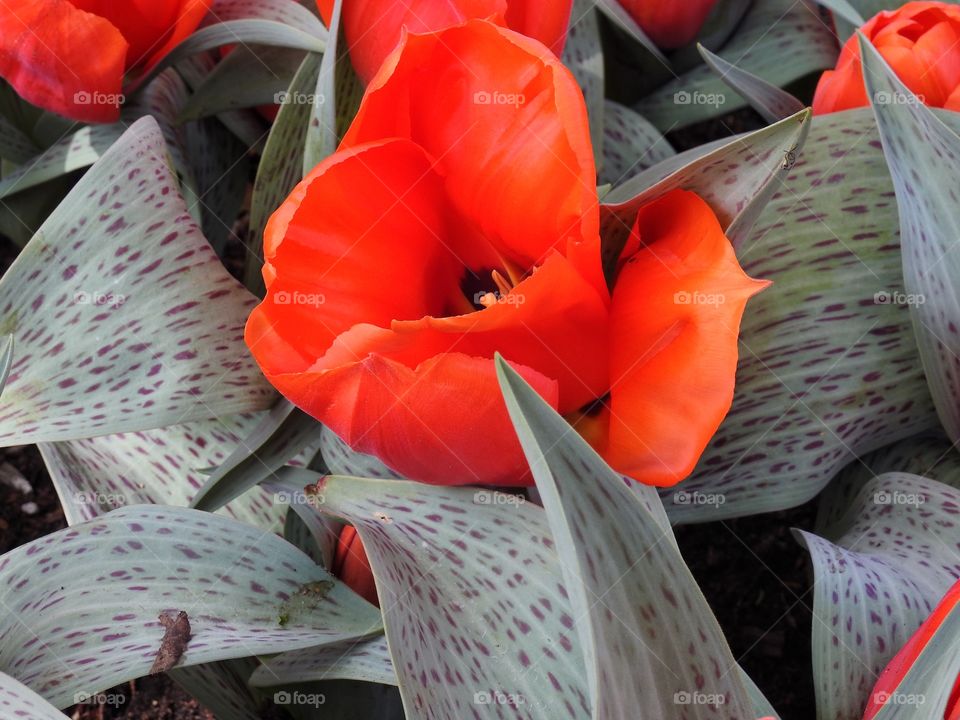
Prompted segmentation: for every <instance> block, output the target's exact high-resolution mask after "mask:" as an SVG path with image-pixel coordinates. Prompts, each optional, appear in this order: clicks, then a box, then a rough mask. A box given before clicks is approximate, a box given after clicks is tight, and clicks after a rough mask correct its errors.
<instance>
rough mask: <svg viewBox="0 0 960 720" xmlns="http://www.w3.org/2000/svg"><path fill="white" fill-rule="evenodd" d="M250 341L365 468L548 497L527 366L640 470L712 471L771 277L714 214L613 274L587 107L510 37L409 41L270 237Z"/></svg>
mask: <svg viewBox="0 0 960 720" xmlns="http://www.w3.org/2000/svg"><path fill="white" fill-rule="evenodd" d="M264 254H265V258H266V262H265V265H264V268H263V275H264V279H265V282H266V285H267V295H266V298H265V300H264V301H263V303H262V304H261V305H259V306H258V307H257V308H256V309H255V310H254V312H253V313H252V315H251V317H250V319H249V322H248V324H247V330H246V338H247V343H248V345H249V347H250V349H251V351H252V352H253V354H254V356H255V357H256V359H257V361H258V362H259V364H260V366H261V368H262V369H263V371H264V373H265V374H266V376H267V377H268V379H269V380H270V381H271V382H272V383H273V384H274V385H275V386H276V387H277V388H278V389H279V390H280V391H281V392H282V393H283V394H284V395H286V396H287V397H288V398H289V399H290V400H291V401H292V402H294V403H295V404H297V405H298V406H300V407H301V408H303V409H304V410H306V411H307V412H308V413H310V414H311V415H313V416H314V417H316V418H317V419H318V420H320V421H321V422H323V423H324V424H326V425H327V426H328V427H330V428H331V429H332V430H333V431H334V432H336V433H337V434H338V435H340V436H341V437H342V438H343V439H344V440H345V441H346V442H347V443H348V444H350V445H351V446H352V447H353V448H354V449H355V450H358V451H362V452H366V453H371V454H374V455H377V456H378V457H380V458H381V459H382V460H383V462H385V463H386V464H387V465H388V466H390V467H391V468H393V469H394V470H396V471H398V472H399V473H401V474H403V475H404V476H406V477H410V478H413V479H417V480H421V481H424V482H429V483H439V484H472V483H489V484H498V485H524V484H529V483H530V476H529V473H528V471H527V470H526V463H525V460H524V457H523V454H522V452H521V448H520V445H519V442H518V440H517V438H516V435H515V433H514V431H513V430H512V428H511V425H510V422H509V421H508V417H507V411H506V407H505V405H504V403H503V400H502V398H501V396H500V393H499V391H498V386H497V380H496V375H495V370H494V367H495V366H494V356H495V354H496V353H501V354H502V355H503V356H504V357H505V359H506V360H507V361H508V362H510V363H511V365H512V366H513V367H514V368H515V369H516V370H517V371H518V372H519V373H520V374H521V375H522V376H523V377H524V378H525V379H526V380H527V381H528V382H529V383H530V384H531V385H532V386H533V387H534V388H535V389H536V390H537V392H538V393H539V394H540V395H541V396H542V397H543V398H544V399H545V400H547V401H548V402H549V403H550V404H551V405H552V406H554V407H555V408H557V409H558V410H559V411H560V412H561V413H563V414H564V415H566V416H567V417H568V418H569V419H570V421H571V422H572V423H573V424H574V425H575V426H576V427H577V429H578V430H579V431H581V432H582V434H583V435H584V436H585V437H587V438H588V439H589V440H590V442H591V443H592V444H593V445H594V447H595V448H596V449H597V450H598V451H600V452H601V453H602V454H603V455H604V456H605V458H606V459H607V460H608V461H609V462H610V463H611V464H612V465H613V466H614V467H615V468H617V469H618V470H620V471H621V472H623V473H625V474H628V475H630V476H632V477H634V478H636V479H637V480H639V481H641V482H644V483H648V484H656V485H669V484H673V483H676V482H678V481H679V480H681V479H682V478H683V477H685V476H686V475H687V474H688V473H689V472H690V470H691V469H692V467H693V465H694V463H695V462H696V460H697V458H698V456H699V454H700V453H701V452H702V450H703V448H704V447H705V445H706V443H707V441H708V439H709V438H710V436H711V435H712V434H713V432H714V431H715V430H716V428H717V426H718V424H719V423H720V420H721V419H722V418H723V416H724V415H725V413H726V411H727V410H728V408H729V405H730V402H731V399H732V395H733V383H734V371H735V366H736V361H737V336H738V330H739V322H740V317H741V314H742V312H743V309H744V306H745V304H746V301H747V299H748V298H749V297H750V296H751V295H753V294H754V293H755V292H757V291H758V290H759V289H761V288H762V287H763V286H764V285H763V283H760V282H757V281H754V280H751V279H750V278H748V277H747V276H746V275H745V274H744V273H743V271H742V270H741V269H740V267H739V265H738V264H737V261H736V258H735V256H734V253H733V250H732V248H731V246H730V243H729V241H728V240H727V238H726V237H725V236H724V234H723V231H722V229H721V227H720V225H719V223H718V221H717V218H716V217H715V215H714V214H713V212H712V211H711V209H710V208H709V207H708V206H707V204H706V203H705V202H704V201H703V200H701V199H700V198H699V197H697V196H696V195H694V194H693V193H690V192H686V191H680V190H678V191H674V192H672V193H670V194H668V195H667V196H665V197H663V198H661V199H660V200H658V201H657V202H654V203H653V204H651V205H649V206H647V207H645V208H643V209H642V210H641V211H640V213H639V217H638V218H637V222H636V225H635V227H634V228H633V232H632V235H631V237H630V240H629V242H628V243H627V246H626V248H625V249H624V251H623V253H622V255H621V256H620V260H619V263H618V267H617V268H616V272H615V273H614V274H613V275H614V277H613V280H612V284H611V285H610V286H608V284H607V281H606V280H605V277H604V272H603V268H602V266H601V253H600V236H599V204H598V198H597V191H596V170H595V167H594V160H593V152H592V148H591V145H590V136H589V130H588V126H587V114H586V109H585V106H584V101H583V97H582V95H581V93H580V90H579V88H578V86H577V85H576V83H575V81H574V79H573V77H572V76H571V75H570V73H569V71H568V70H566V68H564V67H563V65H562V64H561V63H560V62H559V61H558V60H557V58H556V57H555V56H554V54H553V53H552V52H551V51H550V50H549V49H548V48H547V47H546V46H544V45H542V44H541V43H539V42H537V41H535V40H532V39H530V38H527V37H525V36H523V35H521V34H519V33H516V32H513V31H510V30H507V29H504V28H502V27H499V26H497V25H494V24H492V23H490V22H486V21H480V20H475V21H469V22H467V23H465V24H464V25H461V26H458V27H454V28H448V29H445V30H442V31H439V32H434V33H426V34H420V35H417V34H410V35H407V36H406V38H405V40H404V41H403V43H402V45H401V46H400V47H398V48H397V50H396V51H395V52H394V53H393V54H392V55H391V56H390V57H389V58H388V59H387V61H386V62H385V63H384V66H383V67H382V68H381V70H380V71H379V73H378V74H377V75H376V77H375V78H374V79H373V81H372V82H371V84H370V86H369V88H368V90H367V93H366V95H365V97H364V99H363V102H362V104H361V107H360V109H359V112H358V114H357V116H356V118H355V120H354V122H353V124H352V126H351V127H350V129H349V131H348V132H347V134H346V136H345V138H344V140H343V142H342V145H341V147H340V148H339V150H338V152H337V153H335V154H334V155H333V156H331V157H330V158H328V159H327V160H325V161H324V162H322V163H321V164H320V165H319V166H317V167H316V168H315V169H314V170H313V171H312V172H311V173H310V174H309V175H308V177H306V178H305V179H304V181H303V182H302V183H300V185H299V186H298V187H297V188H296V189H295V190H294V191H293V193H292V194H291V195H290V197H289V198H288V199H287V200H286V202H285V203H284V204H283V205H282V206H281V207H280V209H279V210H278V211H277V212H276V213H275V214H274V216H273V217H272V218H271V221H270V223H269V225H268V227H267V230H266V232H265V240H264Z"/></svg>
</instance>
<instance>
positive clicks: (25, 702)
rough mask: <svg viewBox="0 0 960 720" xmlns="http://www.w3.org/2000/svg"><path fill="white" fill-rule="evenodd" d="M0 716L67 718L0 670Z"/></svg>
mask: <svg viewBox="0 0 960 720" xmlns="http://www.w3.org/2000/svg"><path fill="white" fill-rule="evenodd" d="M0 717H3V718H4V720H67V716H66V715H64V714H63V713H62V712H60V711H59V710H57V709H56V708H55V707H54V706H53V705H51V704H50V703H48V702H47V701H46V700H44V699H43V698H42V697H40V696H39V695H37V694H36V693H35V692H34V691H33V690H31V689H30V688H28V687H27V686H26V685H24V684H22V683H20V682H18V681H17V680H15V679H14V678H12V677H10V676H9V675H7V674H5V673H2V672H0Z"/></svg>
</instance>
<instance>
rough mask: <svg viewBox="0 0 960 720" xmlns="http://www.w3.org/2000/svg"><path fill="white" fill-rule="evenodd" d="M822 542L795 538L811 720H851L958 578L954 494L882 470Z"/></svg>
mask: <svg viewBox="0 0 960 720" xmlns="http://www.w3.org/2000/svg"><path fill="white" fill-rule="evenodd" d="M839 524H840V525H842V526H843V535H842V536H840V537H838V538H837V539H836V541H835V542H830V541H829V540H825V539H823V538H820V537H818V536H816V535H814V534H812V533H807V532H802V533H800V538H801V539H802V542H803V544H804V545H805V546H806V547H807V549H808V550H809V551H810V556H811V560H812V562H813V568H814V580H815V582H814V596H813V613H814V622H813V671H814V684H815V687H816V692H817V717H818V718H819V719H820V720H859V718H860V717H861V715H862V713H863V708H864V706H865V704H866V701H867V698H868V696H869V693H870V690H871V689H872V688H873V686H874V683H875V682H876V679H877V676H878V675H879V673H880V671H881V670H883V668H884V667H886V665H887V663H889V661H890V660H891V659H892V658H893V656H894V655H895V654H896V652H897V651H898V650H899V649H900V648H901V647H902V646H903V644H904V643H905V642H906V641H907V640H908V639H909V638H910V636H911V635H912V634H913V633H914V632H915V631H916V629H917V628H918V627H919V626H920V624H921V623H922V622H923V621H924V620H925V619H926V618H927V616H928V615H929V614H930V613H931V612H932V611H933V609H934V607H936V605H937V603H938V602H939V601H940V599H941V597H942V596H943V594H944V593H946V591H947V589H948V588H949V587H950V586H951V585H953V583H954V582H955V581H956V579H957V577H958V576H960V490H957V489H956V488H951V487H949V486H947V485H943V484H942V483H938V482H936V481H934V480H928V479H926V478H922V477H919V476H917V475H906V474H901V473H888V474H886V475H882V476H880V477H878V478H875V479H874V480H871V481H870V482H868V483H867V484H866V485H865V486H864V487H863V488H862V489H861V491H860V493H859V494H858V495H857V497H856V499H855V500H854V503H853V505H852V506H851V507H850V509H849V510H848V512H847V514H846V515H845V516H844V517H843V518H842V519H841V521H840V523H839Z"/></svg>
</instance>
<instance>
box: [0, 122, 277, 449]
mask: <svg viewBox="0 0 960 720" xmlns="http://www.w3.org/2000/svg"><path fill="white" fill-rule="evenodd" d="M253 304H254V298H253V297H252V296H250V295H249V293H247V291H246V290H244V289H243V287H242V286H240V285H239V283H237V282H236V281H235V280H234V279H233V278H232V277H230V275H229V274H228V273H227V271H226V270H225V269H224V268H223V266H222V265H221V264H220V262H219V260H218V259H217V257H216V255H215V254H214V253H213V250H212V249H211V248H210V246H209V244H207V242H206V240H204V238H203V236H202V234H201V233H200V231H199V229H198V228H197V226H196V224H195V223H194V221H193V220H192V218H191V217H190V215H189V214H188V213H187V212H186V208H185V207H184V204H183V201H182V200H181V198H180V197H179V193H178V192H177V186H176V183H175V180H174V177H173V175H172V173H171V171H170V168H169V167H168V166H167V164H166V148H165V145H164V142H163V139H162V137H161V135H160V131H159V129H158V127H157V124H156V122H155V121H154V120H152V119H151V118H144V119H143V120H140V121H138V122H137V123H136V124H134V125H133V126H132V127H131V128H130V130H128V131H127V132H126V133H125V134H124V135H123V137H122V138H121V139H120V140H119V141H118V142H117V143H116V144H115V145H114V146H113V147H112V148H111V149H110V150H109V151H108V152H107V153H106V154H105V155H104V156H103V158H101V160H99V161H98V162H97V164H96V165H95V166H94V167H93V168H92V169H91V170H90V171H89V172H88V173H87V174H86V175H85V176H84V177H83V178H82V179H81V180H80V182H79V183H78V184H77V185H76V187H75V188H74V189H73V190H72V191H71V193H70V194H69V195H68V197H67V198H66V199H65V200H64V201H63V202H62V203H61V204H60V206H59V207H58V208H57V209H56V210H55V211H54V212H53V213H52V214H51V215H50V217H49V218H48V219H47V221H46V222H45V223H44V224H43V226H42V227H41V228H40V230H39V232H38V233H37V234H36V235H35V236H34V238H33V239H32V240H31V241H30V243H29V244H28V245H27V246H26V248H24V250H23V252H22V253H21V254H20V256H19V257H18V258H17V259H16V261H15V262H14V264H13V265H12V266H11V267H10V269H9V270H8V271H7V273H6V275H4V277H3V279H2V280H0V323H2V327H3V331H2V332H4V333H6V334H13V335H15V336H16V338H17V348H18V349H17V356H16V357H15V358H14V362H13V366H12V368H11V371H10V376H9V378H8V381H7V386H6V388H5V389H4V393H3V397H2V399H0V443H3V444H6V445H20V444H25V443H32V442H48V441H55V440H70V439H77V438H84V437H93V436H96V435H103V434H111V433H118V432H129V431H133V430H146V429H150V428H157V427H163V426H166V425H170V424H175V423H179V422H187V421H191V420H199V419H206V418H212V417H217V416H222V415H229V414H233V413H238V412H248V411H251V410H257V409H260V408H263V407H265V406H267V405H268V404H269V403H270V402H271V401H272V399H273V397H275V396H274V393H273V390H272V389H271V388H270V386H269V385H268V384H267V382H266V380H265V379H264V378H263V376H262V375H261V374H260V372H259V370H258V369H257V367H256V365H255V364H254V362H253V360H252V359H250V358H249V356H248V354H247V352H246V348H245V346H244V343H243V327H244V323H245V321H246V316H247V314H248V313H249V312H250V309H251V308H252V307H253ZM214 339H215V340H216V342H214V341H213V340H214Z"/></svg>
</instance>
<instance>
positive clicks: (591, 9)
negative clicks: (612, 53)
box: [563, 0, 606, 172]
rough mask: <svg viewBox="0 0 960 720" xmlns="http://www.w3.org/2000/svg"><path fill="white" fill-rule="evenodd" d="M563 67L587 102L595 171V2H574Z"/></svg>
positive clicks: (600, 140) (598, 142) (600, 115)
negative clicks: (566, 69)
mask: <svg viewBox="0 0 960 720" xmlns="http://www.w3.org/2000/svg"><path fill="white" fill-rule="evenodd" d="M563 64H564V65H566V66H567V67H568V68H570V72H572V73H573V76H574V77H575V78H576V79H577V84H578V85H579V86H580V89H581V90H582V91H583V99H584V100H585V101H586V103H587V115H588V117H589V119H590V139H591V140H592V141H593V154H594V155H595V156H596V159H597V171H598V172H602V169H603V164H604V154H603V146H604V123H605V122H606V118H605V117H604V99H603V94H604V80H603V76H604V68H603V45H601V43H600V23H599V17H598V15H597V9H596V5H595V2H594V0H574V3H573V8H572V9H571V11H570V25H569V27H568V28H567V42H566V44H565V45H564V46H563Z"/></svg>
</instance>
